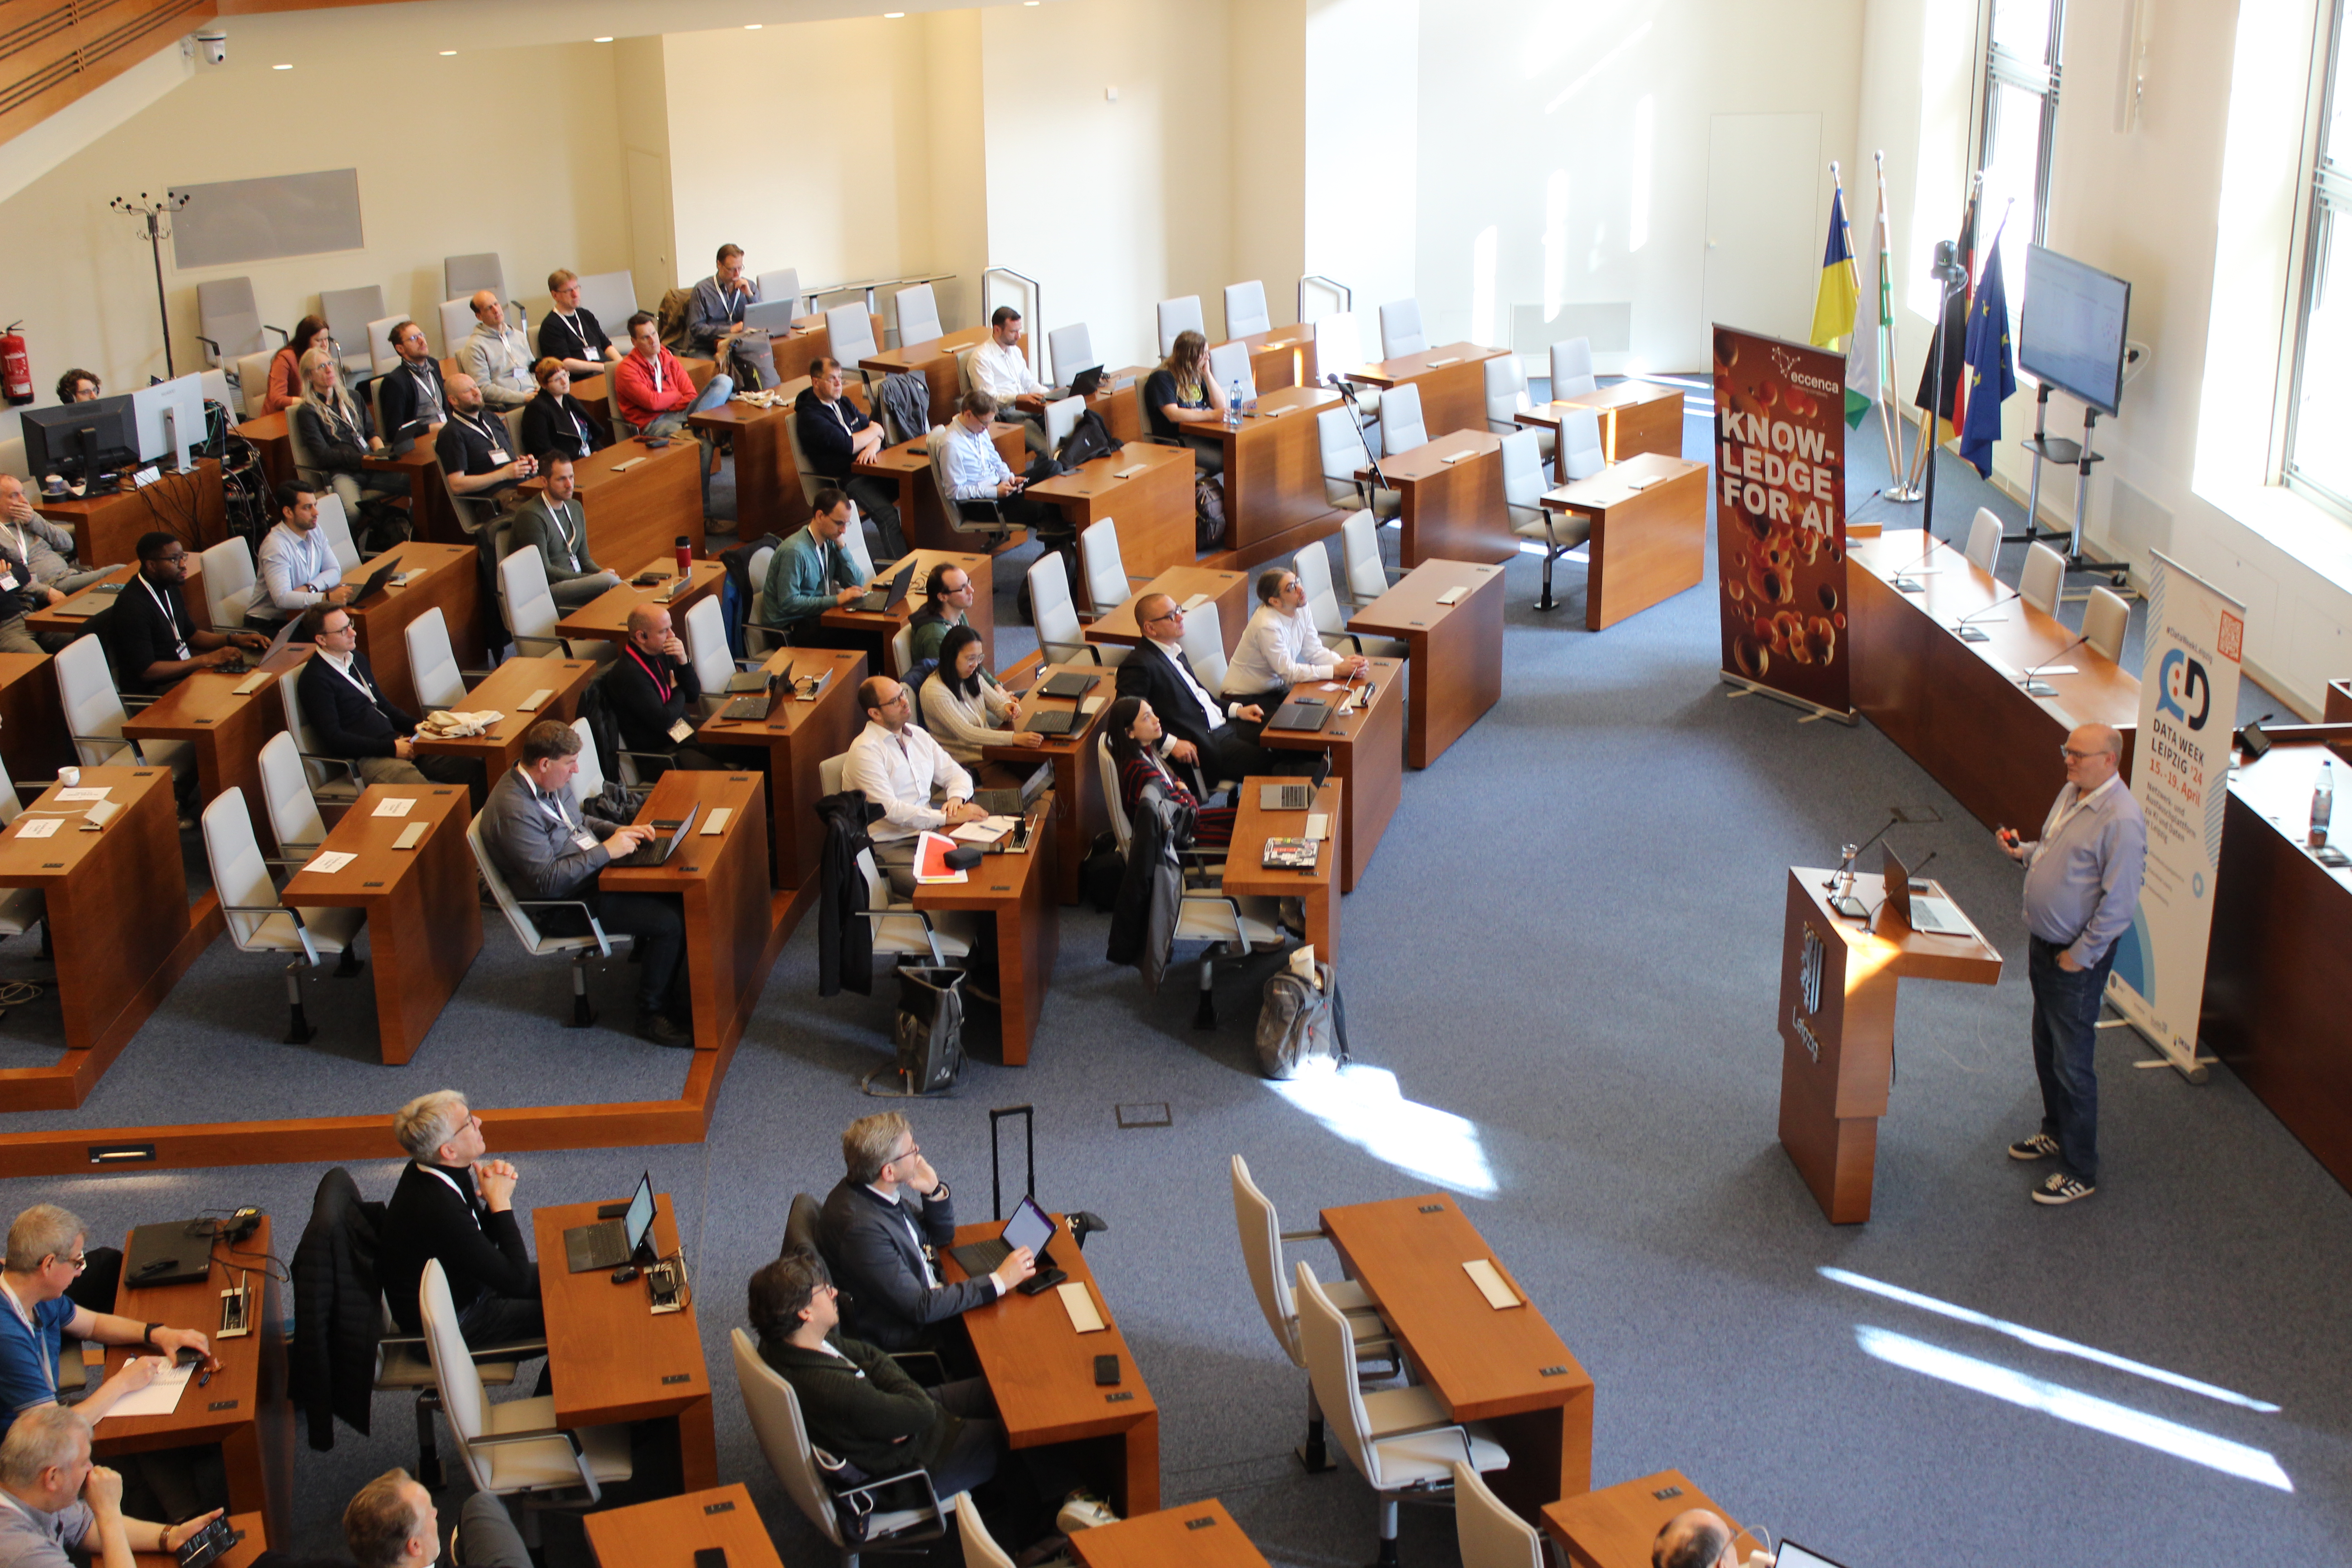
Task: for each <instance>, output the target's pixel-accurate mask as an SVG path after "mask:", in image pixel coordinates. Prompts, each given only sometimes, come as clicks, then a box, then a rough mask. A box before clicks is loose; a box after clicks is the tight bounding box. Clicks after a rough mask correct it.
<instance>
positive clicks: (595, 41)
mask: <svg viewBox="0 0 2352 1568" xmlns="http://www.w3.org/2000/svg"><path fill="white" fill-rule="evenodd" d="M588 41H589V42H590V43H592V44H609V43H611V42H612V41H613V40H612V39H610V38H591V39H589V40H588Z"/></svg>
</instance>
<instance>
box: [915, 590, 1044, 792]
mask: <svg viewBox="0 0 2352 1568" xmlns="http://www.w3.org/2000/svg"><path fill="white" fill-rule="evenodd" d="M987 652H988V650H987V648H986V647H983V646H982V643H981V640H980V633H979V632H977V631H975V630H973V629H972V628H971V627H970V626H956V627H954V628H953V629H951V630H950V632H949V633H948V635H947V636H946V637H944V638H942V639H941V640H940V662H939V668H936V669H934V670H932V671H931V673H930V676H929V679H926V680H924V682H923V723H924V724H925V726H926V727H928V728H929V730H930V731H931V733H932V734H933V735H934V736H936V737H937V738H938V740H939V742H940V750H942V751H944V752H947V754H948V755H949V756H950V757H953V758H954V759H955V760H956V761H957V762H959V763H963V764H964V765H965V766H966V767H968V768H971V769H973V770H974V771H975V772H976V773H978V774H979V777H980V782H981V783H982V784H987V785H989V786H990V787H992V788H995V789H1018V788H1020V787H1021V785H1022V784H1025V783H1026V782H1028V777H1029V773H1030V772H1031V771H1032V770H1031V769H1029V768H1026V767H1019V766H1015V765H1013V764H1011V763H992V762H986V761H983V760H982V757H981V754H980V752H981V748H982V746H1028V747H1033V748H1034V747H1037V746H1042V745H1044V744H1045V736H1043V735H1041V734H1039V733H1037V731H1034V730H1024V729H1021V728H1020V727H1019V726H1020V723H1021V704H1020V703H1019V702H1017V701H1015V700H1013V696H1012V694H1011V693H1010V692H1008V691H1006V690H1005V689H1004V688H1003V687H1002V686H999V685H997V684H996V682H995V681H994V680H993V679H990V677H989V675H988V672H987V671H986V670H983V669H982V668H981V662H982V659H984V658H986V657H987Z"/></svg>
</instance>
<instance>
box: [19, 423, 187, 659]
mask: <svg viewBox="0 0 2352 1568" xmlns="http://www.w3.org/2000/svg"><path fill="white" fill-rule="evenodd" d="M25 498H26V500H29V501H31V502H32V503H33V508H34V510H37V511H38V512H39V513H40V514H41V515H42V516H43V517H46V518H47V519H48V520H49V521H51V522H54V523H57V524H58V525H59V526H60V527H64V528H70V529H72V530H73V535H74V559H75V560H77V561H87V562H89V563H93V564H101V563H106V562H109V561H136V560H138V559H139V536H140V535H141V534H142V533H153V532H156V531H163V532H165V533H176V534H178V535H179V536H180V540H181V542H183V543H184V544H186V545H187V547H188V553H189V554H191V555H194V554H195V553H196V552H199V551H201V550H203V549H204V548H205V546H206V545H210V544H218V543H219V542H221V541H223V540H225V539H226V538H227V537H228V500H227V496H226V492H225V491H223V489H221V466H220V464H219V462H218V461H217V460H215V459H214V458H197V459H196V470H195V472H194V473H192V474H165V475H164V476H163V478H162V479H157V480H156V481H155V482H154V483H153V484H152V485H149V486H148V487H147V488H146V489H130V488H128V487H125V488H124V489H120V490H117V491H115V492H114V493H113V494H112V495H106V496H93V497H90V498H88V499H86V500H85V499H81V498H77V497H73V496H62V497H58V498H55V499H52V498H50V497H48V496H45V495H43V494H41V493H40V489H39V488H38V486H37V485H35V484H29V483H28V484H26V487H25ZM196 624H197V625H198V626H203V625H204V624H205V622H204V619H203V617H202V616H199V617H198V618H197V621H196Z"/></svg>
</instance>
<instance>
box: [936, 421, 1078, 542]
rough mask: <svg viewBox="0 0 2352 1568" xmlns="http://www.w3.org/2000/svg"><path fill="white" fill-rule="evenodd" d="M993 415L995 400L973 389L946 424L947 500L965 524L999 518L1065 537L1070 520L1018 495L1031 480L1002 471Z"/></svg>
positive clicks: (1044, 504)
mask: <svg viewBox="0 0 2352 1568" xmlns="http://www.w3.org/2000/svg"><path fill="white" fill-rule="evenodd" d="M995 416H996V399H995V398H993V397H991V396H990V395H988V394H987V393H985V392H982V391H981V390H980V389H979V388H978V387H974V388H973V389H972V390H971V391H970V392H967V393H965V394H964V395H963V402H962V403H961V404H960V405H957V408H956V416H955V417H954V418H952V419H950V420H949V421H948V424H947V432H948V434H947V445H946V449H945V451H944V452H943V453H942V454H941V463H942V467H943V468H945V469H946V472H947V476H948V499H950V500H952V501H954V502H955V503H956V507H957V509H958V510H960V511H961V512H962V513H963V515H964V517H965V519H966V520H967V521H973V522H993V521H996V519H997V517H998V516H999V515H1002V516H1003V520H1004V521H1006V522H1009V523H1011V524H1012V525H1013V527H1015V528H1027V529H1034V530H1035V531H1037V532H1038V533H1040V534H1041V535H1043V534H1067V533H1069V532H1070V531H1071V528H1070V524H1069V521H1068V520H1067V519H1066V518H1065V517H1064V516H1063V515H1062V510H1061V509H1060V508H1059V507H1056V506H1052V505H1049V504H1047V503H1046V502H1045V501H1039V500H1030V499H1029V498H1028V497H1027V496H1024V495H1023V494H1022V493H1021V492H1022V491H1023V490H1024V489H1026V488H1027V487H1028V484H1029V481H1028V480H1027V479H1023V478H1022V477H1021V476H1020V475H1018V474H1016V473H1014V472H1013V470H1012V469H1011V468H1006V467H1005V466H1004V458H1003V455H1002V454H1001V453H999V452H998V451H997V449H996V437H994V436H992V435H991V434H990V433H989V428H988V425H989V421H990V420H992V419H993V418H994V417H995Z"/></svg>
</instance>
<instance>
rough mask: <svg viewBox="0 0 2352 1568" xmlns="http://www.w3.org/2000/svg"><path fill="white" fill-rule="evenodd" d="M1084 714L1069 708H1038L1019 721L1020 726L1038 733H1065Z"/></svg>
mask: <svg viewBox="0 0 2352 1568" xmlns="http://www.w3.org/2000/svg"><path fill="white" fill-rule="evenodd" d="M1082 717H1084V715H1082V714H1080V713H1078V712H1077V711H1076V710H1074V709H1069V708H1040V709H1038V710H1037V711H1035V712H1034V713H1032V714H1030V715H1029V717H1027V718H1026V719H1024V720H1023V721H1021V727H1022V728H1023V729H1024V730H1028V731H1033V732H1034V733H1036V734H1040V735H1066V734H1068V733H1069V732H1070V731H1072V730H1074V729H1076V728H1077V724H1078V721H1079V720H1080V719H1081V718H1082Z"/></svg>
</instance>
